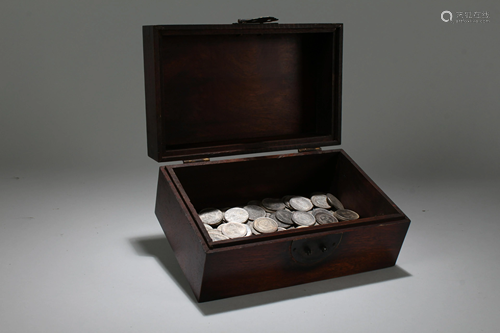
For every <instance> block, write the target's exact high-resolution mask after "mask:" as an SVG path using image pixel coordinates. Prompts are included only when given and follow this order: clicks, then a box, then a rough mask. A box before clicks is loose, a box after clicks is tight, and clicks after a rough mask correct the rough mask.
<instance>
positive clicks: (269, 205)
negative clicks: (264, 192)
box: [262, 198, 285, 212]
mask: <svg viewBox="0 0 500 333" xmlns="http://www.w3.org/2000/svg"><path fill="white" fill-rule="evenodd" d="M262 206H264V208H266V209H267V210H271V211H274V212H275V211H277V210H280V209H284V208H285V204H284V203H283V201H281V200H280V199H276V198H265V199H264V200H262Z"/></svg>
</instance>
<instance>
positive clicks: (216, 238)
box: [208, 230, 229, 242]
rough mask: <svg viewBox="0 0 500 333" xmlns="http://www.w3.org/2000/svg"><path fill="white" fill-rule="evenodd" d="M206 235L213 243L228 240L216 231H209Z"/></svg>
mask: <svg viewBox="0 0 500 333" xmlns="http://www.w3.org/2000/svg"><path fill="white" fill-rule="evenodd" d="M208 235H209V236H210V238H212V240H213V241H214V242H217V241H221V240H227V239H229V237H227V236H225V235H223V234H222V233H221V232H220V231H217V230H209V231H208Z"/></svg>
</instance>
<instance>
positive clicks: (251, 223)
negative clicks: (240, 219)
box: [246, 221, 260, 235]
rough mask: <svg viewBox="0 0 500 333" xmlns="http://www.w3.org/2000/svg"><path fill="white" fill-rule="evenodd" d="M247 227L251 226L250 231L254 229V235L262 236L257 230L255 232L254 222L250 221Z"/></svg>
mask: <svg viewBox="0 0 500 333" xmlns="http://www.w3.org/2000/svg"><path fill="white" fill-rule="evenodd" d="M246 225H247V226H249V227H250V229H252V234H254V235H260V232H258V231H257V230H255V228H254V227H253V221H248V223H247V224H246Z"/></svg>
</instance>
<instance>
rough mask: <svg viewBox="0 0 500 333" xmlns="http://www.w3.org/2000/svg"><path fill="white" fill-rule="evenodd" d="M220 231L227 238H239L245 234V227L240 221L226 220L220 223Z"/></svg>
mask: <svg viewBox="0 0 500 333" xmlns="http://www.w3.org/2000/svg"><path fill="white" fill-rule="evenodd" d="M221 232H222V234H223V235H226V236H227V237H229V238H239V237H245V236H246V234H247V228H246V226H245V225H244V224H242V223H238V222H228V223H225V224H223V225H222V228H221Z"/></svg>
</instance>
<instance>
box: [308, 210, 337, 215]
mask: <svg viewBox="0 0 500 333" xmlns="http://www.w3.org/2000/svg"><path fill="white" fill-rule="evenodd" d="M318 213H327V214H330V215H331V216H333V212H332V211H331V210H327V209H324V208H314V209H313V210H312V211H311V214H313V216H316V214H318Z"/></svg>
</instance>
